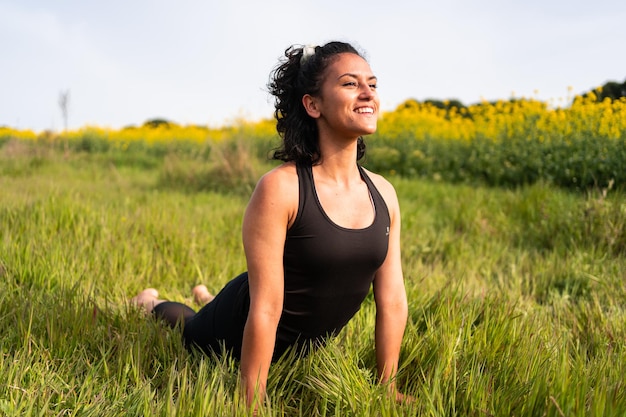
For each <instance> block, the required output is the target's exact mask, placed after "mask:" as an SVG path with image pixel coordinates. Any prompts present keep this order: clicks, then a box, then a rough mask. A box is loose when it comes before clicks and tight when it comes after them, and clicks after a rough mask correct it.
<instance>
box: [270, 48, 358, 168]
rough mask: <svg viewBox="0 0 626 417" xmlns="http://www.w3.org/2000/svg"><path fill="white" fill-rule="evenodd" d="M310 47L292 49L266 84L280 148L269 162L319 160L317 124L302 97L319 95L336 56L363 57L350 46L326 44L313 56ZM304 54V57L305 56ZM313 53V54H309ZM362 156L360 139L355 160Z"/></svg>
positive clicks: (316, 50) (286, 52) (317, 161)
mask: <svg viewBox="0 0 626 417" xmlns="http://www.w3.org/2000/svg"><path fill="white" fill-rule="evenodd" d="M309 48H310V47H303V46H291V47H289V48H287V49H286V50H285V57H284V59H283V60H282V61H281V62H280V63H279V65H278V66H277V67H276V68H275V69H274V71H273V72H272V74H271V77H270V82H269V84H268V88H269V92H270V93H271V94H272V95H273V96H274V97H275V104H274V107H275V111H274V117H275V118H276V130H277V131H278V134H279V135H280V137H281V138H282V145H281V147H279V148H278V149H276V150H274V153H273V155H272V159H276V160H280V161H283V162H289V161H295V162H305V163H310V164H312V165H315V164H317V163H319V161H320V157H321V155H320V148H319V139H318V130H317V123H316V122H315V119H313V118H312V117H310V116H309V115H308V114H307V112H306V110H305V108H304V106H303V105H302V97H303V96H304V95H305V94H310V95H312V96H319V94H320V90H321V86H322V81H323V80H322V77H323V74H324V71H325V70H326V68H327V67H328V65H330V64H331V63H332V62H333V60H334V59H336V57H337V55H338V54H341V53H352V54H355V55H358V56H360V57H363V56H362V55H361V54H360V53H359V52H358V51H357V50H356V49H355V48H354V47H353V46H352V45H350V44H348V43H344V42H329V43H327V44H326V45H323V46H316V47H315V49H314V51H315V53H313V54H312V55H311V54H310V52H309V50H310V49H309ZM305 50H306V51H307V56H304V57H303V55H304V54H305ZM311 52H312V51H311ZM363 156H365V142H364V141H363V138H361V137H359V139H358V143H357V157H356V159H357V161H358V160H360V159H361V158H363Z"/></svg>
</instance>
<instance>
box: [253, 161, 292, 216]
mask: <svg viewBox="0 0 626 417" xmlns="http://www.w3.org/2000/svg"><path fill="white" fill-rule="evenodd" d="M298 197H299V193H298V173H297V170H296V166H295V164H294V163H290V162H287V163H284V164H282V165H279V166H277V167H276V168H274V169H272V170H270V171H268V172H267V173H266V174H264V175H263V176H262V177H261V178H260V179H259V181H258V182H257V185H256V187H255V189H254V192H253V193H252V197H251V198H250V202H249V205H248V208H249V209H250V208H253V209H254V210H253V211H255V212H258V211H262V210H268V211H271V212H273V213H274V215H277V216H281V215H283V216H286V218H287V219H288V221H289V223H291V221H292V220H293V218H294V217H295V213H296V212H297V210H298Z"/></svg>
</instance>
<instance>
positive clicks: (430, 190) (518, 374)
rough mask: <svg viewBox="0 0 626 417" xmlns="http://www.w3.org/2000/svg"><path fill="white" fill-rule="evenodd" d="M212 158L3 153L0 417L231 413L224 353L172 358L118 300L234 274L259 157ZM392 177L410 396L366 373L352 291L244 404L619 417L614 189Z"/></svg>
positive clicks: (171, 347)
mask: <svg viewBox="0 0 626 417" xmlns="http://www.w3.org/2000/svg"><path fill="white" fill-rule="evenodd" d="M232 151H233V152H235V153H238V154H240V155H243V158H247V156H246V155H245V150H244V149H243V148H241V147H235V148H234V149H233V150H232ZM211 154H213V155H219V157H218V158H216V159H211V158H208V159H207V160H206V164H204V165H203V164H199V163H198V162H197V160H189V161H187V160H186V159H185V158H186V157H185V156H184V155H182V156H181V155H169V154H167V155H163V156H161V157H158V158H157V157H154V158H151V159H149V160H144V159H142V157H141V156H137V160H141V161H143V162H146V163H143V162H142V163H137V164H133V163H129V162H128V161H129V159H125V160H124V162H120V161H119V159H113V158H107V157H106V156H103V155H102V154H97V153H90V154H87V153H82V152H77V151H72V152H70V153H69V154H64V153H59V152H55V151H53V150H50V149H44V148H40V147H37V146H35V145H32V146H31V145H24V146H22V145H19V144H17V145H16V144H14V143H13V144H11V143H9V144H5V145H4V146H3V147H2V148H0V190H1V192H0V352H1V354H0V381H1V382H0V415H8V416H13V415H20V416H21V415H42V416H60V415H63V416H88V415H98V416H102V415H137V416H140V415H141V416H143V415H163V416H169V415H179V416H206V415H216V416H231V415H247V414H248V413H247V410H246V409H245V407H244V405H243V404H242V400H241V398H240V396H239V394H238V392H239V391H238V390H239V387H238V378H237V370H238V367H237V364H236V363H234V362H233V361H231V360H229V359H228V358H223V359H216V358H211V357H206V356H203V355H201V354H198V353H196V352H188V351H186V350H185V349H184V347H183V345H182V342H181V340H180V335H179V334H178V333H177V332H176V331H172V330H169V329H167V328H165V327H163V326H162V325H161V324H159V323H156V322H153V321H151V320H146V318H145V317H143V316H142V314H140V312H138V311H136V310H135V309H133V308H131V307H130V306H129V305H128V304H127V302H126V300H128V298H129V297H131V296H132V295H134V294H135V293H136V292H137V291H138V290H140V289H142V288H144V287H146V286H154V287H156V288H158V289H160V290H161V292H162V294H163V295H164V296H165V297H167V298H170V299H174V300H178V301H186V302H189V303H192V301H191V299H190V297H189V296H190V290H191V288H192V287H193V286H194V285H195V284H197V283H200V282H202V283H205V284H206V285H207V286H208V287H209V289H211V290H213V291H217V290H219V288H221V286H222V285H223V284H224V283H226V282H227V281H228V280H229V279H230V278H232V277H234V276H235V275H237V274H238V273H240V272H241V271H243V270H244V269H245V262H244V257H243V250H242V246H241V243H240V226H241V216H242V214H243V210H244V209H245V204H246V202H247V193H248V190H249V187H250V184H249V183H250V181H251V180H250V178H254V177H258V175H260V174H261V172H263V170H264V169H267V168H268V166H267V165H264V164H260V163H258V164H256V165H254V164H252V163H250V164H238V163H237V159H236V158H235V159H232V158H231V157H230V156H229V155H231V154H229V153H228V149H222V150H220V151H216V152H211ZM221 160H223V161H226V163H228V164H229V165H228V166H229V168H228V169H230V170H231V171H230V172H232V174H231V177H237V178H244V179H245V181H243V182H233V183H228V182H226V183H227V184H229V185H228V186H227V188H229V189H231V190H233V191H232V192H231V191H227V190H226V189H225V188H224V187H223V186H222V185H223V184H224V183H225V181H227V179H220V180H217V181H216V180H214V179H211V178H210V177H211V176H212V175H213V173H215V172H217V171H220V170H221V171H225V169H220V161H221ZM215 170H217V171H215ZM242 170H244V174H241V172H242ZM231 179H232V178H231ZM391 180H392V181H393V182H394V184H395V186H396V189H397V191H398V194H399V198H400V202H401V206H402V210H403V242H402V243H403V263H404V272H405V278H406V285H407V292H408V296H409V308H410V318H409V323H408V327H407V331H406V335H405V339H404V343H403V347H402V358H401V369H400V372H399V375H398V383H399V386H400V387H401V389H402V391H404V392H406V393H409V394H412V395H414V396H415V397H416V398H417V400H416V401H415V403H413V404H410V405H407V404H396V403H394V402H392V401H390V399H389V398H388V397H387V396H386V395H385V387H381V386H379V385H378V384H377V383H376V381H375V356H374V352H373V323H374V313H375V309H374V305H373V299H372V298H371V297H368V298H367V300H366V301H365V303H364V305H363V307H362V309H361V311H360V312H359V313H358V314H357V316H356V317H355V318H354V319H353V320H352V321H351V322H350V324H349V325H348V326H347V328H346V329H344V331H343V332H342V333H341V334H340V335H339V336H338V337H337V338H336V339H334V340H332V341H330V342H329V343H328V345H327V346H326V347H325V348H323V349H319V350H317V351H316V352H315V353H313V354H311V355H310V356H308V357H306V358H295V357H291V356H287V357H285V358H283V359H282V360H281V361H279V362H278V363H277V364H276V365H275V366H274V367H272V369H271V374H270V378H269V389H268V391H269V393H270V406H269V407H268V408H267V409H263V410H261V411H260V413H259V415H290V416H294V415H295V416H297V415H302V416H372V415H376V416H404V415H407V416H408V415H410V416H413V415H424V416H452V415H459V416H468V415H469V416H489V415H493V416H510V415H516V416H544V415H545V416H590V415H591V416H612V415H615V416H622V415H624V414H626V384H625V383H624V382H623V381H624V377H623V376H624V374H625V373H626V372H625V371H626V369H625V368H626V349H625V340H626V314H625V307H626V289H625V287H624V285H623V280H624V278H625V277H626V257H625V256H624V255H626V236H625V232H624V230H626V224H625V222H626V196H625V195H624V194H623V193H622V192H621V191H617V190H611V189H608V190H595V191H591V192H588V193H584V194H583V193H572V192H568V191H563V190H559V189H556V188H553V187H551V186H549V185H546V184H543V183H537V184H535V185H532V186H527V187H521V188H517V189H501V188H486V187H479V186H469V185H451V184H446V183H442V182H433V181H426V180H416V179H411V180H409V179H403V178H400V177H391ZM221 184H222V185H221Z"/></svg>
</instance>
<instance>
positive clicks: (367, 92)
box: [359, 83, 376, 100]
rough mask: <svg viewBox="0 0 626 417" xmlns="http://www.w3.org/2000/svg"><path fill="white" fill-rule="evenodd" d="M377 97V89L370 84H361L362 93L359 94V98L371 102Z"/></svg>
mask: <svg viewBox="0 0 626 417" xmlns="http://www.w3.org/2000/svg"><path fill="white" fill-rule="evenodd" d="M375 95H376V89H374V88H373V87H372V86H370V85H369V84H368V83H363V84H361V91H360V93H359V98H361V99H364V100H370V99H371V98H373V97H374V96H375Z"/></svg>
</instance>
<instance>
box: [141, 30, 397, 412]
mask: <svg viewBox="0 0 626 417" xmlns="http://www.w3.org/2000/svg"><path fill="white" fill-rule="evenodd" d="M269 87H270V92H271V93H272V94H273V95H274V96H275V108H276V111H275V116H276V120H277V130H278V132H279V134H280V135H281V137H282V139H283V143H282V147H281V148H280V149H279V150H277V151H276V152H275V153H274V159H278V160H281V161H283V164H282V165H280V166H278V167H276V168H274V169H273V170H271V171H270V172H268V173H267V174H265V175H264V176H263V177H262V178H261V179H260V180H259V182H258V184H257V186H256V188H255V190H254V193H253V194H252V197H251V199H250V202H249V205H248V207H247V209H246V212H245V215H244V221H243V244H244V251H245V255H246V260H247V266H248V272H247V273H244V274H242V275H240V276H239V277H237V278H235V279H234V280H232V281H231V282H230V283H228V284H227V285H226V286H225V287H224V289H223V290H222V291H220V293H219V294H218V295H217V296H216V297H215V298H214V299H212V301H210V302H208V304H206V305H205V306H204V307H203V308H202V309H201V310H200V311H199V312H198V313H197V314H196V313H195V312H194V311H193V310H192V309H190V308H189V307H186V306H184V305H182V304H179V303H173V302H165V301H163V300H159V299H158V298H157V297H158V293H157V292H156V291H155V290H153V289H147V290H144V291H143V292H142V293H140V294H139V295H138V296H137V297H135V299H134V300H135V302H136V303H138V304H140V305H142V306H144V307H145V308H146V309H147V310H148V311H152V312H153V313H154V314H155V315H156V316H157V317H162V318H164V319H165V320H166V321H168V322H169V323H170V324H171V325H176V323H177V322H178V321H179V320H181V318H182V320H183V322H184V326H183V335H184V338H185V341H186V342H187V343H188V344H192V345H196V346H198V347H200V348H202V349H204V350H206V351H213V352H217V353H219V352H220V351H221V348H222V346H225V347H226V348H227V349H228V350H229V351H230V352H231V354H232V355H233V356H234V357H235V358H238V359H240V367H241V378H242V383H243V386H244V389H245V395H246V399H247V401H248V404H249V405H252V404H254V401H255V400H254V398H255V396H257V397H256V398H263V397H264V395H265V386H266V382H267V375H268V371H269V368H270V364H271V363H272V361H274V360H276V359H278V358H279V357H280V356H281V355H282V354H283V353H284V352H285V351H286V350H287V349H288V348H290V347H292V346H293V347H295V348H297V349H300V350H305V349H306V348H307V347H308V346H310V345H311V344H316V343H321V342H323V340H324V339H325V338H327V337H329V336H333V335H336V334H337V333H338V332H339V331H340V330H341V329H342V328H343V327H344V326H345V325H346V323H347V322H348V321H349V320H350V318H352V317H353V316H354V314H355V313H356V312H357V311H358V310H359V308H360V305H361V303H362V301H363V300H364V298H365V297H366V295H367V294H368V292H369V288H370V285H372V287H373V292H374V299H375V303H376V329H375V344H376V359H377V368H378V374H379V378H380V381H381V382H382V383H387V382H389V383H390V387H391V388H392V391H393V392H394V393H395V386H394V384H393V380H392V379H393V377H394V376H395V373H396V371H397V368H398V358H399V353H400V345H401V342H402V336H403V333H404V328H405V323H406V319H407V301H406V293H405V288H404V282H403V276H402V268H401V263H400V210H399V205H398V199H397V197H396V193H395V190H394V189H393V186H392V185H391V184H390V183H389V182H388V181H386V180H385V179H384V178H382V177H381V176H379V175H375V174H373V173H371V172H367V171H366V170H364V169H363V168H362V167H360V166H359V165H358V163H357V161H358V160H360V159H361V158H362V157H363V155H364V153H365V144H364V143H363V140H362V138H361V136H362V135H367V134H371V133H374V131H375V130H376V123H377V118H378V110H379V99H378V94H377V92H376V77H375V76H374V75H373V74H372V71H371V69H370V66H369V64H368V63H367V62H366V61H365V59H363V58H362V56H361V55H360V54H359V53H358V52H357V51H356V49H354V48H353V47H352V46H351V45H349V44H346V43H342V42H330V43H328V44H326V45H324V46H317V47H304V48H302V47H291V48H289V49H287V50H286V51H285V59H284V60H283V61H282V62H281V64H280V65H279V66H278V67H277V68H276V69H275V70H274V72H273V74H272V79H271V81H270V84H269ZM194 294H195V296H196V299H206V300H210V299H211V298H212V296H211V295H210V294H208V292H207V291H206V288H205V287H203V286H200V287H196V288H195V289H194ZM396 395H398V397H401V395H400V394H396Z"/></svg>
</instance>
